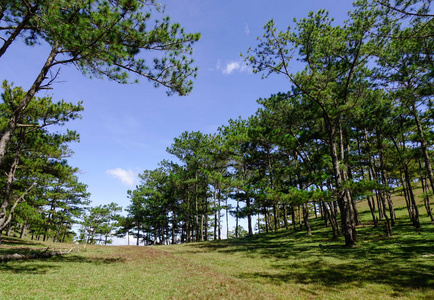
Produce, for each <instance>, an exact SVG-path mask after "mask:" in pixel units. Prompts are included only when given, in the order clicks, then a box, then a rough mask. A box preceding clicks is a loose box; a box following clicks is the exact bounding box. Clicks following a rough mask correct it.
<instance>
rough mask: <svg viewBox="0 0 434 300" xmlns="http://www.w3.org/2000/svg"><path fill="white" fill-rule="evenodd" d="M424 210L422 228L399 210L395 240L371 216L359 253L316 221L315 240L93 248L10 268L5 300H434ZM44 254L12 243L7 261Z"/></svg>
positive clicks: (433, 244)
mask: <svg viewBox="0 0 434 300" xmlns="http://www.w3.org/2000/svg"><path fill="white" fill-rule="evenodd" d="M422 208H423V207H421V215H422V214H423V216H422V217H421V225H422V227H421V229H420V230H415V229H414V228H413V227H412V226H411V223H410V221H408V217H407V216H406V209H405V208H399V209H397V215H398V216H400V217H399V219H398V222H397V223H396V226H395V227H394V228H393V233H392V234H393V235H392V237H391V238H386V236H385V233H384V222H383V221H380V223H379V225H380V226H378V227H377V228H373V227H372V226H367V225H366V224H368V222H369V220H370V214H369V213H368V212H367V211H363V212H362V213H361V217H362V220H364V224H365V225H362V226H360V228H358V230H357V233H358V242H357V245H356V247H354V248H352V249H347V248H344V247H343V244H344V242H343V240H342V239H338V240H331V239H330V238H331V229H330V228H323V224H322V221H321V220H320V219H311V223H312V227H313V235H312V236H307V235H306V233H305V232H301V231H297V232H294V231H293V230H289V231H285V230H281V231H279V232H278V233H269V234H259V235H255V236H253V237H248V238H243V239H237V240H235V239H234V240H224V241H212V242H203V243H192V244H183V245H172V246H157V247H136V246H122V247H110V246H88V247H87V248H86V250H85V251H84V250H83V248H81V249H80V252H73V253H71V254H68V255H64V256H57V257H52V258H48V259H33V260H21V261H9V262H3V263H0V275H1V279H2V280H1V281H0V299H434V224H432V223H431V222H429V220H428V218H427V217H425V215H426V213H425V212H424V211H423V210H422ZM54 246H55V247H63V248H68V245H61V246H59V245H54ZM44 247H47V244H38V243H31V242H25V241H20V240H18V239H13V238H6V239H5V240H4V243H3V245H2V246H1V247H0V254H11V253H16V252H18V253H26V252H28V251H29V250H30V249H33V251H37V250H38V249H39V251H40V250H41V249H43V248H44ZM70 247H72V245H71V246H70Z"/></svg>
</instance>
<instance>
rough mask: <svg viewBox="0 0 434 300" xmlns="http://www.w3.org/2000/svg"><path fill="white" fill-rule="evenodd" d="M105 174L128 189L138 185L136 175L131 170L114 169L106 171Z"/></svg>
mask: <svg viewBox="0 0 434 300" xmlns="http://www.w3.org/2000/svg"><path fill="white" fill-rule="evenodd" d="M106 174H108V175H110V176H111V177H113V178H116V179H118V180H120V181H121V182H122V184H124V185H126V186H128V187H134V186H135V185H136V184H137V183H138V179H137V173H136V172H134V171H133V170H124V169H121V168H116V169H110V170H107V171H106Z"/></svg>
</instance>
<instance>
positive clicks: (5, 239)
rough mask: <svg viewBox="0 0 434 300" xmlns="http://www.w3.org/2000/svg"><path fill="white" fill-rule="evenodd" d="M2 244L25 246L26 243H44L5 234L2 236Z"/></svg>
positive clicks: (34, 244)
mask: <svg viewBox="0 0 434 300" xmlns="http://www.w3.org/2000/svg"><path fill="white" fill-rule="evenodd" d="M1 245H12V246H24V245H33V246H36V245H42V244H41V243H39V242H37V241H24V240H21V239H19V238H16V237H11V236H3V237H2V238H1Z"/></svg>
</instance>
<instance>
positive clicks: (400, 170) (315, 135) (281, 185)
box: [123, 0, 434, 247]
mask: <svg viewBox="0 0 434 300" xmlns="http://www.w3.org/2000/svg"><path fill="white" fill-rule="evenodd" d="M433 16H434V15H433V12H432V9H431V1H427V0H425V1H416V0H405V1H403V0H401V1H398V0H397V1H388V0H373V1H367V0H366V1H365V0H361V1H355V3H354V10H353V11H352V12H350V13H349V18H348V20H347V21H345V22H344V23H343V24H341V25H335V24H334V21H333V19H332V18H330V17H329V14H328V12H326V11H325V10H320V11H318V12H317V13H310V14H309V15H308V16H307V17H305V18H302V19H299V20H296V21H294V25H293V26H294V27H293V28H291V27H288V29H287V30H283V31H280V30H278V29H277V28H276V24H275V23H274V21H273V20H271V21H269V22H268V23H267V24H266V25H265V28H264V29H265V32H264V34H263V36H262V37H259V38H258V41H259V42H258V45H257V46H256V48H250V49H249V50H248V52H247V54H246V55H245V56H244V57H245V61H246V63H247V64H248V65H250V66H251V68H252V70H253V72H254V73H261V74H263V77H264V78H266V77H268V76H269V75H272V74H277V75H279V76H283V77H285V78H286V79H288V87H289V88H288V90H289V91H288V92H280V93H277V94H275V95H271V96H270V97H269V98H266V99H259V100H258V103H259V104H260V105H261V107H260V108H259V109H258V111H257V112H256V113H255V115H253V116H251V117H249V118H248V119H241V118H238V119H235V120H229V122H228V124H227V125H224V126H221V127H220V128H219V130H218V132H216V133H214V134H204V133H201V132H184V133H183V134H182V135H181V136H180V137H178V138H175V140H174V142H173V144H172V145H171V146H170V147H169V148H168V149H167V152H168V153H170V154H172V155H175V156H176V158H177V161H178V163H175V162H170V161H162V162H161V163H160V166H159V168H157V169H155V170H147V171H145V172H143V174H141V175H140V179H141V184H140V185H139V186H137V188H136V189H135V190H132V191H128V196H129V198H130V200H131V203H130V205H129V207H128V208H127V211H128V212H129V214H128V217H127V218H125V219H124V220H123V222H124V224H123V231H124V232H129V233H130V234H134V235H135V236H136V238H137V243H139V240H140V239H142V240H143V241H144V242H146V243H150V244H156V243H166V242H171V243H175V242H192V241H206V240H209V239H220V238H221V236H222V232H221V229H222V213H223V212H224V215H225V216H226V218H227V217H228V214H233V216H234V217H235V219H236V226H235V229H236V230H235V233H234V235H235V236H239V234H240V233H239V232H238V229H239V222H238V220H239V219H240V218H247V224H248V226H247V227H248V228H247V233H248V234H250V235H251V234H253V229H254V224H252V217H253V216H258V219H259V220H260V221H259V226H258V230H265V231H271V230H274V231H277V230H278V229H280V228H283V227H284V228H289V227H290V226H293V227H294V229H296V226H297V225H298V224H299V225H300V226H302V227H303V228H304V230H306V231H307V233H308V234H311V228H310V224H309V215H310V214H320V215H321V216H322V218H323V219H324V225H325V226H327V227H329V228H330V231H331V235H332V236H333V237H338V236H343V237H344V238H345V245H346V246H348V247H352V246H353V245H354V244H355V243H356V241H357V236H356V226H357V225H359V224H360V218H359V214H358V211H357V207H356V203H357V201H358V200H361V199H367V202H368V204H369V207H370V211H371V215H372V222H373V224H374V226H380V221H382V222H381V226H383V224H384V226H385V229H386V233H387V235H388V236H390V235H391V234H392V229H393V226H394V224H395V218H396V217H395V211H394V205H393V201H392V198H391V191H392V190H393V189H394V188H398V187H399V188H400V189H402V191H403V194H404V197H405V201H406V207H407V210H408V217H409V219H410V220H411V222H412V224H413V226H414V227H415V228H419V227H420V220H419V216H420V214H421V213H423V212H421V211H420V210H419V207H418V205H417V198H416V196H415V193H414V186H415V184H416V183H417V184H418V185H420V186H421V187H422V189H423V195H422V196H423V202H424V210H425V212H424V213H426V214H428V216H429V217H430V218H431V220H434V219H433V215H432V208H431V204H430V198H431V197H432V193H433V190H434V176H433V171H432V158H431V156H432V140H433V139H432V136H433V131H432V129H433V123H432V122H433V92H434V86H433V84H434V81H433V78H434V76H433V75H434V64H433V62H434V57H433V55H434V52H433V49H434V38H433V37H434V23H433ZM268 80H271V79H268ZM228 199H234V200H235V201H236V205H235V206H234V207H229V205H228ZM226 223H227V222H226Z"/></svg>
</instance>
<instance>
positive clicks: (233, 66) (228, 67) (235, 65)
mask: <svg viewBox="0 0 434 300" xmlns="http://www.w3.org/2000/svg"><path fill="white" fill-rule="evenodd" d="M217 70H220V71H222V73H223V74H225V75H229V74H231V73H233V72H240V73H241V72H251V69H250V68H249V67H248V66H247V65H246V63H245V62H244V61H242V60H233V61H229V62H227V63H226V64H225V65H223V66H222V64H221V62H220V60H219V61H217Z"/></svg>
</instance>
